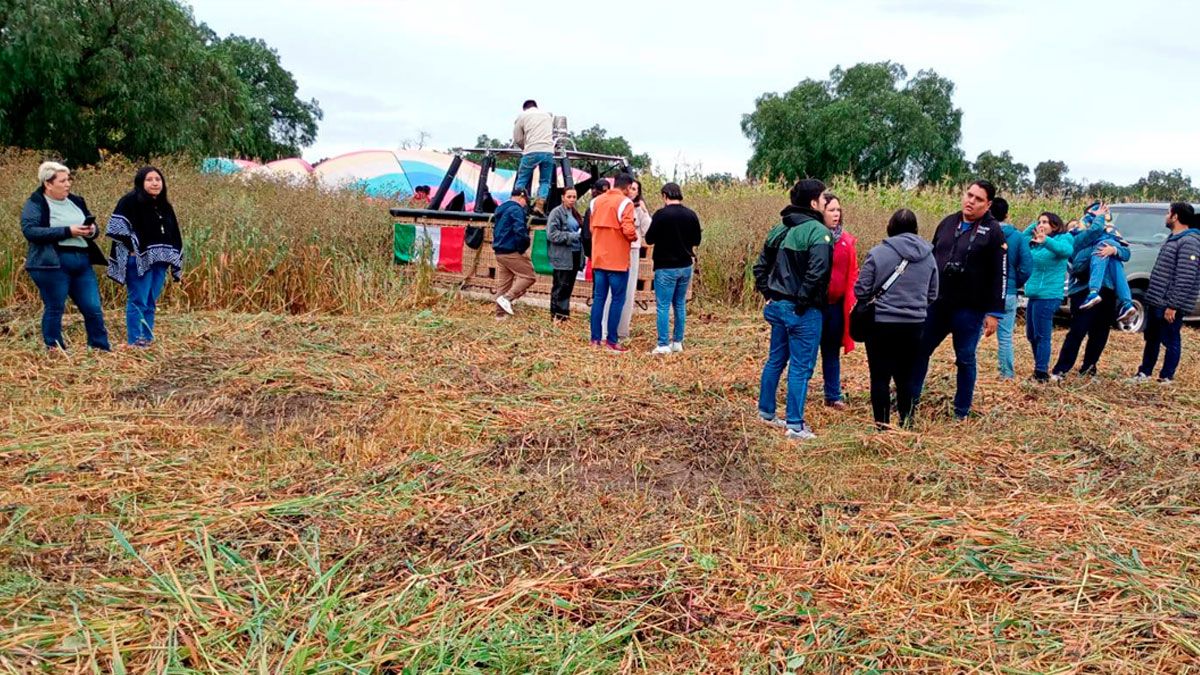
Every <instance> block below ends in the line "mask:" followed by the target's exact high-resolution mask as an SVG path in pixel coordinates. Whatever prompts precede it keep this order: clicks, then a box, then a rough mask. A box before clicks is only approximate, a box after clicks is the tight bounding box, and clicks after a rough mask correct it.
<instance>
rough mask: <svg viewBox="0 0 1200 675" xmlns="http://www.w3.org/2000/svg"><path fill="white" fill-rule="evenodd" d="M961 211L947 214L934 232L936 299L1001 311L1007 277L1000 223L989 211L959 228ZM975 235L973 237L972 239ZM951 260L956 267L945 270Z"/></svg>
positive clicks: (952, 303) (974, 307) (1005, 251)
mask: <svg viewBox="0 0 1200 675" xmlns="http://www.w3.org/2000/svg"><path fill="white" fill-rule="evenodd" d="M962 222H963V215H962V211H959V212H958V213H954V214H951V215H949V216H946V218H945V220H943V221H942V222H941V224H939V225H938V227H937V232H935V233H934V235H933V257H934V258H935V259H937V266H938V277H939V280H940V284H939V288H938V300H941V301H945V302H947V303H949V304H950V305H951V306H952V307H959V308H963V309H974V310H978V311H981V312H987V313H989V314H1003V313H1004V300H1005V293H1006V290H1005V289H1006V286H1007V281H1008V256H1007V252H1008V242H1007V240H1006V239H1005V237H1004V230H1003V229H1001V227H1000V223H999V222H997V221H996V219H995V218H993V217H992V214H990V213H988V214H985V215H984V216H983V218H982V219H980V221H979V222H977V223H975V225H974V227H972V228H970V229H967V230H966V231H962V230H960V228H959V225H960V224H961V223H962ZM972 235H974V241H972ZM951 263H954V267H955V268H959V269H957V270H955V269H951V270H949V271H948V270H947V266H949V265H950V264H951Z"/></svg>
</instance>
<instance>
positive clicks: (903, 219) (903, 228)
mask: <svg viewBox="0 0 1200 675" xmlns="http://www.w3.org/2000/svg"><path fill="white" fill-rule="evenodd" d="M887 233H888V236H889V237H895V236H896V235H900V234H916V233H917V214H915V213H913V212H912V211H909V210H908V209H900V210H899V211H897V212H895V213H893V214H892V217H891V219H890V220H888V225H887Z"/></svg>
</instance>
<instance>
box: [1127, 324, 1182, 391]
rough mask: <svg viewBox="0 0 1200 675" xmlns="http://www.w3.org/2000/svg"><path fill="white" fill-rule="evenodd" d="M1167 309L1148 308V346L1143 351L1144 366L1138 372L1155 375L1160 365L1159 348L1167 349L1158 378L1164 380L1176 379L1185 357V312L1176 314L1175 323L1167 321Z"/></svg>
mask: <svg viewBox="0 0 1200 675" xmlns="http://www.w3.org/2000/svg"><path fill="white" fill-rule="evenodd" d="M1165 313H1166V309H1164V308H1162V307H1147V308H1146V333H1145V335H1144V336H1143V337H1144V338H1145V340H1146V346H1145V347H1144V348H1143V349H1142V366H1141V367H1140V368H1138V372H1139V373H1141V374H1142V375H1145V376H1146V377H1150V376H1151V375H1153V374H1154V364H1155V363H1158V350H1159V346H1160V345H1161V346H1163V347H1166V349H1167V354H1166V356H1164V357H1163V365H1162V370H1161V371H1159V373H1158V376H1159V377H1161V378H1162V379H1164V380H1172V379H1175V369H1176V368H1178V367H1179V358H1180V356H1182V355H1183V340H1182V336H1181V335H1180V330H1181V329H1182V328H1183V312H1176V313H1175V320H1174V321H1167V317H1166V315H1165Z"/></svg>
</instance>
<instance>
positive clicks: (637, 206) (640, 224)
mask: <svg viewBox="0 0 1200 675" xmlns="http://www.w3.org/2000/svg"><path fill="white" fill-rule="evenodd" d="M629 199H630V200H631V201H632V202H633V205H634V210H633V224H634V228H635V229H637V241H634V242H631V243H630V245H629V281H628V283H627V284H626V285H625V305H624V306H623V307H622V308H621V321H620V323H619V324H618V325H617V337H618V338H620V339H622V340H624V339H627V338H628V337H629V325H630V323H632V321H633V304H634V297H635V295H634V294H635V293H637V280H638V266H639V264H640V261H641V255H642V246H643V245H645V241H646V231H647V230H649V229H650V222H651V221H652V220H653V218H652V216H651V215H650V210H649V209H647V208H646V201H645V200H644V199H642V183H641V181H639V180H637V179H634V181H633V185H632V186H631V187H630V191H629ZM604 325H605V326H607V325H608V305H607V304H606V305H605V306H604ZM607 338H608V336H607V335H606V336H605V339H607Z"/></svg>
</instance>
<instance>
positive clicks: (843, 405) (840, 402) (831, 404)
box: [825, 399, 849, 410]
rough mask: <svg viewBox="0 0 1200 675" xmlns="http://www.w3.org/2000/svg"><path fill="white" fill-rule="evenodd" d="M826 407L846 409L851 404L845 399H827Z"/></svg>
mask: <svg viewBox="0 0 1200 675" xmlns="http://www.w3.org/2000/svg"><path fill="white" fill-rule="evenodd" d="M825 407H826V408H833V409H834V410H845V409H846V408H848V407H849V406H847V405H846V402H845V401H843V400H841V399H838V400H836V401H825Z"/></svg>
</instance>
